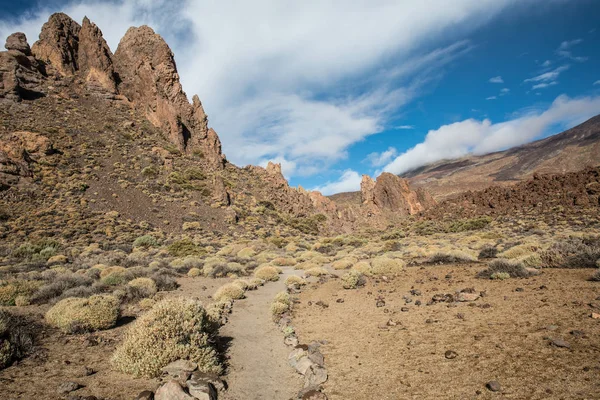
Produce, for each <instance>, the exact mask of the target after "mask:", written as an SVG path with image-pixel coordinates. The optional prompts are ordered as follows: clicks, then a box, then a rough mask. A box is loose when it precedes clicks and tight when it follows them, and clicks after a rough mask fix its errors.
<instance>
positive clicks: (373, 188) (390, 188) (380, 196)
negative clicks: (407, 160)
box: [360, 172, 435, 215]
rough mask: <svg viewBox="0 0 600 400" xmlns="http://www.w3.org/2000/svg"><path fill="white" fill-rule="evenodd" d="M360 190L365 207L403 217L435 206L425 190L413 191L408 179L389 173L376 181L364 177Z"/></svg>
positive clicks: (385, 173)
mask: <svg viewBox="0 0 600 400" xmlns="http://www.w3.org/2000/svg"><path fill="white" fill-rule="evenodd" d="M360 189H361V199H362V204H363V206H366V207H371V208H372V207H375V209H378V210H387V211H392V212H395V213H399V214H401V215H413V214H417V213H420V212H422V211H424V210H426V209H427V208H430V207H431V206H433V205H435V200H433V197H431V195H430V194H429V193H427V192H426V191H425V190H423V189H417V190H411V188H410V187H409V185H408V181H407V180H406V179H403V178H400V177H398V176H396V175H394V174H390V173H389V172H384V173H382V174H381V175H379V177H378V178H377V180H376V181H373V179H371V178H370V177H369V176H367V175H363V178H362V182H361V185H360Z"/></svg>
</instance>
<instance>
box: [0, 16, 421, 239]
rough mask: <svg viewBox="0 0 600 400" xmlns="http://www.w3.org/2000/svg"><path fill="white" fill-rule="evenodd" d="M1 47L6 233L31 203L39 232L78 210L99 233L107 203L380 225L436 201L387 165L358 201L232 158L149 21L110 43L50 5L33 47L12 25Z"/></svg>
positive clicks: (130, 217)
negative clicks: (338, 199)
mask: <svg viewBox="0 0 600 400" xmlns="http://www.w3.org/2000/svg"><path fill="white" fill-rule="evenodd" d="M5 47H6V49H7V51H4V52H0V121H2V125H1V126H0V189H1V191H0V211H2V214H3V215H4V216H5V217H6V219H7V220H8V221H9V224H8V226H9V228H7V229H5V231H4V234H5V236H6V235H9V234H10V233H11V232H13V233H14V230H18V229H20V230H21V234H22V235H25V236H27V235H28V234H29V233H30V232H31V231H33V230H34V229H38V228H39V227H40V225H44V224H39V223H37V224H36V223H34V222H33V221H32V220H31V219H26V218H24V216H25V215H28V214H31V213H32V212H33V211H34V210H35V212H38V213H40V214H42V215H44V216H45V217H44V218H43V219H44V220H47V222H48V223H47V226H45V228H44V229H45V231H44V229H42V231H44V232H40V234H41V235H49V234H55V232H56V231H57V230H58V229H57V226H64V225H68V224H69V223H72V222H73V221H72V219H73V213H76V214H77V215H78V217H77V218H79V219H83V218H84V219H85V220H86V221H87V222H86V224H87V225H86V227H79V228H73V229H79V230H85V231H88V232H96V233H98V232H99V231H101V230H103V231H104V232H103V234H107V233H106V229H101V228H99V226H101V225H102V224H104V223H106V220H105V215H107V214H109V215H120V219H122V220H127V221H130V223H131V224H134V225H136V224H137V225H139V224H143V225H144V226H146V225H147V226H150V227H154V228H157V229H161V230H164V231H173V232H174V231H181V230H191V231H192V232H193V231H194V230H196V231H200V232H202V231H204V232H210V231H214V232H227V231H231V232H235V231H236V230H245V229H246V228H248V225H250V226H251V227H253V228H254V229H255V230H261V229H262V230H265V227H266V226H269V225H283V226H287V227H289V228H290V229H298V230H301V231H303V232H305V233H316V232H319V231H324V230H325V231H327V230H333V231H336V232H339V231H350V230H353V229H356V228H357V227H363V226H373V227H381V228H385V226H387V225H388V224H390V223H391V222H393V220H394V219H395V218H403V217H405V216H407V215H410V214H416V213H419V212H422V211H424V210H425V209H427V208H428V207H430V206H431V205H432V204H433V199H432V198H431V196H429V195H427V194H426V193H425V192H424V191H423V190H422V189H419V190H417V191H413V190H411V189H410V188H409V186H408V183H407V182H406V180H403V179H400V178H398V177H395V176H393V175H391V174H384V175H382V176H381V177H379V178H378V179H377V181H376V182H375V181H372V180H370V178H369V179H366V178H365V181H364V184H365V189H364V196H363V201H362V202H359V203H358V204H342V205H339V204H336V203H335V202H334V201H332V200H331V199H329V198H327V197H325V196H323V195H321V193H319V192H310V191H306V190H304V189H302V188H293V187H290V186H289V185H288V182H287V181H286V180H285V178H284V177H283V175H282V173H281V166H280V165H278V164H269V165H268V166H267V168H262V167H258V166H248V167H245V168H239V167H237V166H235V165H233V164H231V163H229V162H228V161H227V159H226V157H225V155H224V154H223V153H222V149H221V142H220V140H219V137H218V135H217V133H216V132H215V131H214V130H213V129H212V128H210V127H209V124H208V118H207V115H206V113H205V112H204V109H203V107H202V103H201V102H200V99H199V98H198V96H193V98H192V102H191V103H190V102H189V101H188V97H187V95H186V94H185V92H184V91H183V88H182V86H181V83H180V79H179V75H178V72H177V66H176V63H175V59H174V55H173V53H172V51H171V49H170V48H169V46H168V45H167V43H166V42H165V41H164V40H163V39H162V38H161V37H160V36H159V35H158V34H156V33H155V32H154V31H153V30H152V29H151V28H150V27H147V26H142V27H137V28H130V29H129V30H128V31H127V33H126V34H125V36H124V37H123V38H122V40H121V41H120V43H119V46H118V48H117V50H116V51H115V53H114V54H112V52H111V50H110V48H109V47H108V45H107V44H106V41H105V40H104V38H103V36H102V31H101V30H100V29H99V28H98V27H97V26H96V25H95V24H94V23H92V22H91V21H90V20H89V19H88V18H85V19H84V20H83V22H82V24H81V25H80V24H79V23H77V22H75V21H74V20H72V19H71V18H70V17H69V16H67V15H65V14H62V13H57V14H53V15H52V16H51V17H50V18H49V20H48V22H46V23H45V24H44V26H43V27H42V30H41V33H40V36H39V40H38V41H36V42H35V43H34V44H33V46H31V48H30V46H29V44H28V42H27V38H26V37H25V35H24V34H22V33H15V34H13V35H11V36H10V37H9V38H8V39H7V42H6V45H5ZM8 210H11V211H13V210H17V211H19V212H17V213H12V212H10V211H8ZM80 222H81V221H79V222H78V223H80ZM53 225H54V228H53ZM75 225H77V224H75ZM53 232H54V233H53ZM109 234H112V233H109Z"/></svg>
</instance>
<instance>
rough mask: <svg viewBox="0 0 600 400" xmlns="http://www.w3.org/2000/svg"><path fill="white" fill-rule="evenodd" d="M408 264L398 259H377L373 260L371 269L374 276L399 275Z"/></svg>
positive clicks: (382, 257) (383, 257)
mask: <svg viewBox="0 0 600 400" xmlns="http://www.w3.org/2000/svg"><path fill="white" fill-rule="evenodd" d="M405 265H406V263H405V262H404V261H402V260H400V259H397V258H388V257H385V256H381V257H375V258H374V259H373V260H371V268H372V272H373V274H374V275H393V274H397V273H399V272H400V271H402V269H404V266H405Z"/></svg>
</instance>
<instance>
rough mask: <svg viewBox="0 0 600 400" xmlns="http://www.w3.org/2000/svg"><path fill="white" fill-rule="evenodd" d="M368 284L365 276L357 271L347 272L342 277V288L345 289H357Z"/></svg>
mask: <svg viewBox="0 0 600 400" xmlns="http://www.w3.org/2000/svg"><path fill="white" fill-rule="evenodd" d="M365 283H366V279H365V276H364V275H363V274H362V273H361V272H358V271H356V270H354V271H349V272H346V273H345V274H344V275H342V287H343V288H344V289H356V288H357V287H359V286H363V285H364V284H365Z"/></svg>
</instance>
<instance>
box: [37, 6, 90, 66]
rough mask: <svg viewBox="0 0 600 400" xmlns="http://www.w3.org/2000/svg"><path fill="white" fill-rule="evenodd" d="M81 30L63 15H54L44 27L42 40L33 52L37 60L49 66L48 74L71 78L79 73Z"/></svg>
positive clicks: (41, 34)
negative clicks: (78, 58) (53, 73)
mask: <svg viewBox="0 0 600 400" xmlns="http://www.w3.org/2000/svg"><path fill="white" fill-rule="evenodd" d="M80 30H81V26H80V25H79V24H78V23H77V22H75V21H73V20H72V19H71V17H69V16H68V15H67V14H63V13H56V14H52V15H51V16H50V18H49V19H48V22H46V23H45V24H44V26H42V32H41V33H40V40H38V41H37V42H35V43H34V44H33V47H32V48H31V51H32V52H33V54H34V56H35V58H37V59H38V60H40V61H43V62H44V63H45V64H47V65H48V69H47V71H48V73H52V72H57V73H59V74H61V75H64V76H70V75H73V74H74V73H75V72H76V71H77V69H78V67H77V55H78V51H79V31H80Z"/></svg>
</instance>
